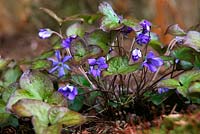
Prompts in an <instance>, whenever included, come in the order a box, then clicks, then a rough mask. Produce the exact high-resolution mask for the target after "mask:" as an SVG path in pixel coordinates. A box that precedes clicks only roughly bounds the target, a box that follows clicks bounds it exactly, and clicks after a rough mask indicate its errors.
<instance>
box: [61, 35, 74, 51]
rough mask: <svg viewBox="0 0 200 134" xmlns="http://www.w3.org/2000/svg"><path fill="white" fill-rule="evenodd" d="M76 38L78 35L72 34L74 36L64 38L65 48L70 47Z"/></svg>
mask: <svg viewBox="0 0 200 134" xmlns="http://www.w3.org/2000/svg"><path fill="white" fill-rule="evenodd" d="M75 38H76V35H72V36H69V37H67V38H66V39H64V40H63V41H62V46H63V47H64V48H69V47H70V45H71V42H72V41H73V40H74V39H75Z"/></svg>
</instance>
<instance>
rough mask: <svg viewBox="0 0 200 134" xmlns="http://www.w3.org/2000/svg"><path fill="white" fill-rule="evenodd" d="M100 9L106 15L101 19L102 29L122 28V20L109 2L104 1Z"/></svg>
mask: <svg viewBox="0 0 200 134" xmlns="http://www.w3.org/2000/svg"><path fill="white" fill-rule="evenodd" d="M99 11H100V12H101V13H102V14H103V15H104V17H103V18H102V21H101V29H102V30H104V31H110V30H116V29H119V28H121V26H122V25H121V22H120V18H119V17H118V15H117V14H116V13H115V12H114V11H113V9H112V7H111V6H110V4H109V3H107V2H102V3H101V4H100V5H99Z"/></svg>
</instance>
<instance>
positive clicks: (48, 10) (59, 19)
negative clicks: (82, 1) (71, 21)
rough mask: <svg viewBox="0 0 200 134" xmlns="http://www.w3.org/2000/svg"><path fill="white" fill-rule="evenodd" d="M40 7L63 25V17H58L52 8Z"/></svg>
mask: <svg viewBox="0 0 200 134" xmlns="http://www.w3.org/2000/svg"><path fill="white" fill-rule="evenodd" d="M40 9H41V10H43V11H44V12H45V13H46V14H48V15H49V16H51V17H52V18H53V19H55V20H56V21H57V22H58V24H59V25H62V23H63V19H62V18H60V17H58V16H57V15H56V14H55V13H54V12H53V11H52V10H50V9H47V8H40Z"/></svg>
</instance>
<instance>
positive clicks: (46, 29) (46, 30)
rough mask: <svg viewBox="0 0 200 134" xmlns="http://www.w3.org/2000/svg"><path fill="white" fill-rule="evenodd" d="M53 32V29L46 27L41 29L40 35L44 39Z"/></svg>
mask: <svg viewBox="0 0 200 134" xmlns="http://www.w3.org/2000/svg"><path fill="white" fill-rule="evenodd" d="M52 34H53V31H51V30H50V29H48V28H44V29H40V31H39V33H38V36H39V37H40V38H42V39H46V38H49V37H51V35H52Z"/></svg>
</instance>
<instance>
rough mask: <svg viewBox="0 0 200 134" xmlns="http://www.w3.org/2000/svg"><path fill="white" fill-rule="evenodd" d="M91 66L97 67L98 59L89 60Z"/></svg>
mask: <svg viewBox="0 0 200 134" xmlns="http://www.w3.org/2000/svg"><path fill="white" fill-rule="evenodd" d="M88 63H89V65H92V66H93V65H95V64H96V59H88Z"/></svg>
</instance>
